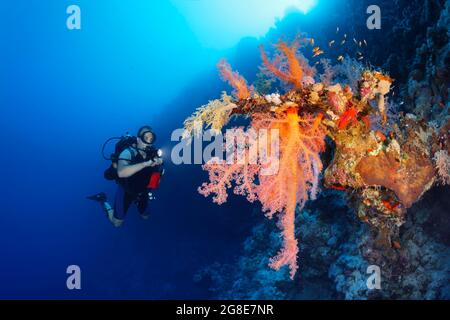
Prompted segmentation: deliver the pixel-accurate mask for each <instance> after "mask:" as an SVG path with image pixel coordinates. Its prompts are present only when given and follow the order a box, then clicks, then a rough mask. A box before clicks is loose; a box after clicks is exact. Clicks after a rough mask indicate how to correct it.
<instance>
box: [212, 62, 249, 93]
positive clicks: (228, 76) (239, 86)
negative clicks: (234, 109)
mask: <svg viewBox="0 0 450 320" xmlns="http://www.w3.org/2000/svg"><path fill="white" fill-rule="evenodd" d="M217 67H218V68H219V70H220V76H221V78H222V79H223V80H224V81H228V83H229V84H230V85H231V86H232V87H233V88H234V89H235V91H234V92H233V93H234V95H235V96H236V98H238V99H239V100H242V99H247V98H248V97H250V94H251V93H250V89H249V88H248V85H247V81H246V80H245V79H244V78H243V77H242V76H241V75H240V74H239V73H238V72H235V71H233V70H232V69H231V66H230V64H229V63H227V62H226V61H225V60H221V61H220V62H219V63H218V65H217Z"/></svg>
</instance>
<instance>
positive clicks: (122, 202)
mask: <svg viewBox="0 0 450 320" xmlns="http://www.w3.org/2000/svg"><path fill="white" fill-rule="evenodd" d="M128 150H129V152H130V153H131V160H130V162H129V163H130V164H131V165H133V164H137V163H140V162H144V161H147V160H149V159H144V158H143V157H142V155H141V153H140V152H139V151H137V150H136V149H134V148H128ZM159 168H160V166H155V167H147V168H144V169H142V170H141V171H139V172H136V173H135V174H133V175H132V176H130V177H128V178H119V179H118V186H117V191H116V196H115V200H114V217H115V218H116V219H120V220H123V219H124V218H125V216H126V214H127V211H128V209H129V207H130V205H131V204H132V203H133V202H136V205H137V208H138V211H139V213H140V214H141V215H142V216H145V211H146V209H147V205H148V192H149V190H148V189H147V185H148V182H149V177H150V175H151V174H152V173H153V172H156V171H159V170H160V169H159Z"/></svg>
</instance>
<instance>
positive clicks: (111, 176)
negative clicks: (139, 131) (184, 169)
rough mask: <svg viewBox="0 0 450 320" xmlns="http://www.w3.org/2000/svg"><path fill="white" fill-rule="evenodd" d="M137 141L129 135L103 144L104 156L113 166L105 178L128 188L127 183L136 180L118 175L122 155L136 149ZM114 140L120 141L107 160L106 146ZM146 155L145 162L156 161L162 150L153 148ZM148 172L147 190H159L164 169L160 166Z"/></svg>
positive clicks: (149, 169)
mask: <svg viewBox="0 0 450 320" xmlns="http://www.w3.org/2000/svg"><path fill="white" fill-rule="evenodd" d="M136 139H137V138H136V137H134V136H131V135H129V134H128V133H127V134H125V135H124V136H122V137H112V138H109V139H108V140H106V141H105V143H104V144H103V147H102V156H103V158H104V159H105V160H110V161H111V165H110V166H109V168H108V169H106V170H105V171H104V173H103V176H104V178H105V179H106V180H110V181H112V180H114V181H116V182H118V183H120V184H123V185H124V186H126V185H127V184H128V183H127V182H128V181H129V180H130V179H131V180H134V179H133V178H134V177H133V176H132V177H130V178H125V179H122V178H119V176H118V175H117V164H118V161H119V160H120V158H119V157H120V154H121V153H122V152H123V151H124V150H126V149H128V148H130V147H131V148H136V145H137V140H136ZM112 140H118V142H116V145H115V147H114V152H113V153H112V154H111V155H110V157H109V158H107V157H106V156H105V148H106V145H107V144H108V143H109V142H110V141H112ZM145 153H146V159H143V160H144V161H147V160H150V159H154V158H156V157H160V156H161V150H158V149H156V148H154V147H153V146H150V147H149V148H146V149H145ZM126 160H128V159H126ZM146 171H147V174H148V183H146V186H145V188H146V189H157V188H158V187H159V183H160V180H161V177H162V175H163V174H164V169H162V168H161V167H160V166H157V167H155V168H148V169H147V170H146ZM137 175H138V176H140V175H141V174H139V173H138V174H137ZM136 178H137V177H136ZM146 179H147V178H146ZM127 189H129V188H127Z"/></svg>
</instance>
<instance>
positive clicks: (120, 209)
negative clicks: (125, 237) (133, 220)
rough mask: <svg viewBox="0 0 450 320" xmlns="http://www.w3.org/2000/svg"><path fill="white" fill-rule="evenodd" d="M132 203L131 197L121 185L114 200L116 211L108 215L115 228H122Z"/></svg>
mask: <svg viewBox="0 0 450 320" xmlns="http://www.w3.org/2000/svg"><path fill="white" fill-rule="evenodd" d="M131 202H132V198H130V195H128V193H127V192H125V189H124V188H123V187H122V186H120V185H119V186H118V187H117V191H116V197H115V199H114V209H113V210H112V212H111V213H108V218H109V220H110V221H111V223H112V224H113V225H114V226H116V227H120V226H121V225H122V223H123V221H124V219H125V216H126V214H127V211H128V208H129V207H130V204H131Z"/></svg>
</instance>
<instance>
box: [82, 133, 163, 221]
mask: <svg viewBox="0 0 450 320" xmlns="http://www.w3.org/2000/svg"><path fill="white" fill-rule="evenodd" d="M114 139H117V140H119V142H117V143H116V146H115V152H114V153H113V154H112V155H111V157H110V158H107V157H105V155H104V150H105V147H106V145H107V143H108V142H109V141H111V140H114ZM155 139H156V135H155V133H154V132H153V131H152V128H151V127H150V126H143V127H141V128H139V130H138V132H137V137H133V136H130V135H128V134H127V135H125V136H123V137H120V138H119V137H113V138H110V139H108V140H107V141H106V142H105V143H104V144H103V148H102V154H103V157H104V158H105V159H107V160H111V162H112V163H111V166H110V167H109V168H108V169H106V171H105V173H104V177H105V179H107V180H115V181H116V183H117V184H118V187H117V191H116V194H115V199H114V205H113V207H112V206H111V205H110V204H109V203H108V201H107V196H106V194H105V193H104V192H100V193H98V194H95V195H93V196H89V197H87V198H88V199H90V200H94V201H97V202H99V203H100V204H101V206H102V208H103V210H104V211H105V212H106V215H107V217H108V219H109V220H110V221H111V223H112V224H113V225H114V226H115V227H120V226H121V225H122V224H123V221H124V218H125V215H126V214H127V211H128V209H129V207H130V205H131V204H132V203H133V202H134V203H135V204H136V206H137V208H138V211H139V213H140V215H141V217H142V218H144V219H147V218H148V214H146V209H147V206H148V201H149V200H153V199H154V197H153V192H152V190H154V189H157V188H158V186H159V182H160V179H161V176H162V174H163V173H164V169H162V163H163V160H162V158H161V156H162V152H161V150H158V149H156V148H155V147H153V143H154V141H155Z"/></svg>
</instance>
